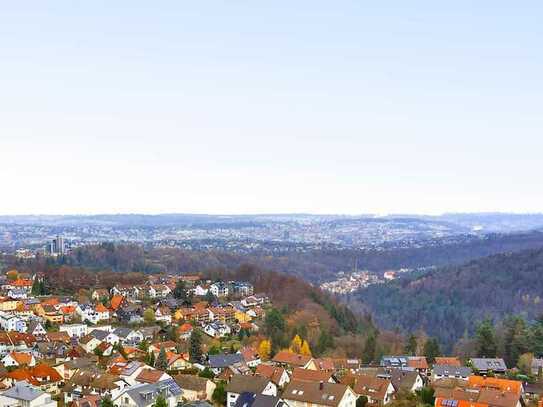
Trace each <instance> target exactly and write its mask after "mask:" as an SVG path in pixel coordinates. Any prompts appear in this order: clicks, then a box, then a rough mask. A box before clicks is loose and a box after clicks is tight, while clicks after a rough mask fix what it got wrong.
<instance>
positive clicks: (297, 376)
mask: <svg viewBox="0 0 543 407" xmlns="http://www.w3.org/2000/svg"><path fill="white" fill-rule="evenodd" d="M291 379H292V380H306V381H310V382H319V383H320V382H324V383H337V381H336V379H335V378H334V376H333V374H332V372H328V371H326V370H310V369H302V368H301V367H295V368H294V370H293V371H292V375H291Z"/></svg>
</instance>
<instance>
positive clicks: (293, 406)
mask: <svg viewBox="0 0 543 407" xmlns="http://www.w3.org/2000/svg"><path fill="white" fill-rule="evenodd" d="M282 397H283V400H284V401H285V403H287V405H288V406H289V407H307V406H309V405H310V406H312V407H320V406H327V407H354V406H355V405H356V398H357V397H356V394H355V393H354V392H353V390H352V389H351V388H350V387H349V386H347V385H345V384H336V383H317V382H307V381H304V380H292V381H291V382H290V383H289V384H288V385H287V387H286V389H285V391H284V392H283V395H282Z"/></svg>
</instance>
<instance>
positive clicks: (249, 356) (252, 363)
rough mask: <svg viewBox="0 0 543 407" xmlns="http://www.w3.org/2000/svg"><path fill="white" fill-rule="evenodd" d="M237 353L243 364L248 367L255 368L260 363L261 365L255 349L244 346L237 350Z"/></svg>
mask: <svg viewBox="0 0 543 407" xmlns="http://www.w3.org/2000/svg"><path fill="white" fill-rule="evenodd" d="M239 353H241V356H243V360H244V362H245V363H246V364H247V366H249V367H257V366H258V365H259V364H260V363H262V361H261V359H260V356H258V353H257V352H256V349H254V348H253V347H250V346H245V347H243V348H241V349H240V350H239Z"/></svg>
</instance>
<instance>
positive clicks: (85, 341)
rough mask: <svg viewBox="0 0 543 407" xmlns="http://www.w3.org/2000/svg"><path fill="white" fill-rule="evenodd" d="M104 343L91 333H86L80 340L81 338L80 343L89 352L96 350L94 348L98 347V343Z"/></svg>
mask: <svg viewBox="0 0 543 407" xmlns="http://www.w3.org/2000/svg"><path fill="white" fill-rule="evenodd" d="M101 343H102V341H101V340H99V339H97V338H95V337H94V336H92V335H91V334H89V335H85V336H84V337H82V338H81V339H80V340H79V345H80V346H81V347H82V348H83V349H84V350H85V352H87V353H92V352H94V349H96V347H97V346H98V345H100V344H101Z"/></svg>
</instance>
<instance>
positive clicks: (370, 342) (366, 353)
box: [362, 332, 377, 364]
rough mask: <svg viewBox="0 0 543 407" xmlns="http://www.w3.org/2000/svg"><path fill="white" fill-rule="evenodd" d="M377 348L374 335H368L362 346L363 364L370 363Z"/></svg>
mask: <svg viewBox="0 0 543 407" xmlns="http://www.w3.org/2000/svg"><path fill="white" fill-rule="evenodd" d="M376 347H377V338H376V337H375V333H373V332H372V333H370V334H369V335H368V337H367V339H366V343H365V344H364V350H363V354H362V362H364V363H365V364H368V363H371V362H372V361H373V360H374V358H375V349H376Z"/></svg>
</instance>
